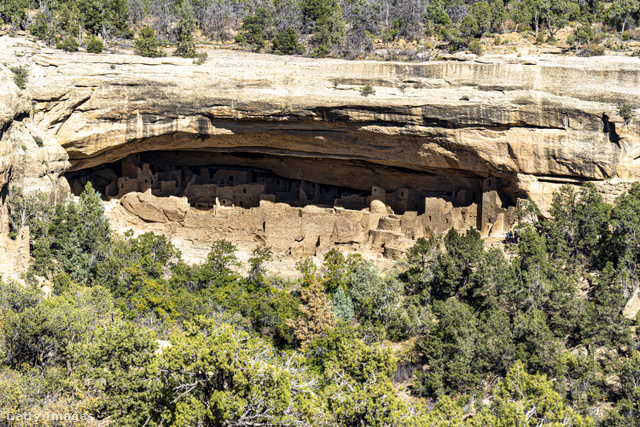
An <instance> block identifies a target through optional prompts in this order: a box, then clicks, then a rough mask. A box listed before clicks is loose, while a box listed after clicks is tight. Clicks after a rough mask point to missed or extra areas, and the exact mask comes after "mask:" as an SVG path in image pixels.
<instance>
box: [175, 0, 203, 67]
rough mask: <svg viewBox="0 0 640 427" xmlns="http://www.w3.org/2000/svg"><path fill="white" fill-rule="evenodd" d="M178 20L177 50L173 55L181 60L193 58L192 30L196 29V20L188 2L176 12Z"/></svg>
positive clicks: (194, 48) (194, 55) (194, 54)
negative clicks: (181, 58)
mask: <svg viewBox="0 0 640 427" xmlns="http://www.w3.org/2000/svg"><path fill="white" fill-rule="evenodd" d="M178 14H179V16H180V20H179V21H178V48H177V49H176V51H175V52H174V55H178V56H181V57H183V58H195V57H197V56H198V54H197V53H196V44H195V42H194V41H193V35H192V33H193V30H194V29H195V28H196V18H195V16H194V13H193V7H192V6H191V2H190V1H186V2H184V3H183V4H182V6H181V7H180V10H179V11H178Z"/></svg>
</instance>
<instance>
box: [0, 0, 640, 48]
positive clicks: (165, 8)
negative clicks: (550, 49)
mask: <svg viewBox="0 0 640 427" xmlns="http://www.w3.org/2000/svg"><path fill="white" fill-rule="evenodd" d="M34 7H35V8H36V9H32V8H34ZM639 18H640V4H639V3H638V0H615V1H612V2H602V1H599V0H593V1H587V2H585V1H578V0H545V1H541V0H485V1H475V0H430V1H429V0H402V1H398V0H355V1H354V0H260V1H257V0H230V1H222V0H149V1H146V2H144V1H140V0H71V1H62V2H46V3H40V4H39V7H38V5H33V4H31V3H29V2H28V1H27V0H0V23H2V22H4V23H5V24H6V25H9V26H10V27H12V28H18V29H24V30H29V31H30V32H31V33H32V34H34V35H36V36H37V37H40V38H41V39H43V40H45V41H48V42H50V43H51V44H52V45H59V46H61V47H62V48H64V47H65V46H72V45H73V43H74V42H76V40H79V39H82V38H83V35H85V36H91V35H93V36H98V37H101V38H102V39H103V40H105V41H106V40H114V39H118V38H124V39H130V38H133V37H134V35H135V34H136V33H139V32H140V30H141V29H142V28H145V26H146V25H147V24H149V25H151V27H152V29H153V30H154V32H155V33H156V34H157V36H158V37H159V39H160V40H161V41H162V42H163V43H171V44H175V45H177V49H176V50H175V54H176V55H180V56H184V57H189V58H193V57H195V56H196V54H195V45H194V42H193V33H194V31H196V30H197V32H198V34H199V35H200V36H203V37H206V38H208V39H210V40H215V41H218V42H228V41H231V40H235V41H236V42H237V43H238V44H240V45H241V46H245V47H247V48H248V49H251V50H253V51H265V50H266V51H273V52H279V53H285V54H298V53H305V52H306V53H307V54H309V55H312V56H326V55H329V54H331V55H335V56H343V57H346V58H356V57H363V56H366V55H368V54H370V53H372V52H374V50H375V49H376V48H378V49H380V47H383V46H384V48H385V49H386V50H387V51H388V58H389V59H393V57H394V56H397V54H396V53H394V54H392V53H391V52H392V51H401V50H403V48H402V46H405V47H408V46H414V47H415V49H416V50H415V52H416V53H417V52H419V51H420V50H421V49H422V50H424V49H425V48H426V46H432V47H433V46H434V45H439V46H440V47H441V48H446V49H448V50H449V51H451V52H455V51H458V50H463V49H469V50H471V51H472V52H474V53H480V52H481V51H482V48H481V45H480V42H479V40H480V39H482V40H483V43H485V44H486V43H489V42H487V40H491V38H490V37H491V35H492V34H495V35H499V34H509V33H513V32H520V33H521V34H522V36H523V37H524V38H529V37H530V38H531V42H532V43H533V42H535V43H543V42H545V41H546V42H549V43H554V42H555V41H556V38H557V37H558V34H560V32H561V30H563V29H564V28H566V27H567V26H569V28H570V29H571V30H570V32H571V33H572V34H569V35H564V36H563V37H564V40H566V43H567V44H568V46H569V47H573V48H575V51H576V52H577V53H578V54H582V55H597V54H602V53H603V52H604V50H605V48H606V49H612V50H625V49H627V47H628V46H627V45H628V44H629V43H630V42H635V41H637V40H638V39H640V34H639V33H638V31H636V30H635V28H636V25H637V24H638V19H639ZM139 37H141V35H139ZM72 40H73V42H72ZM85 40H90V38H89V37H85ZM298 40H300V42H301V44H298ZM494 40H500V39H499V38H498V39H494ZM501 42H507V39H502V40H501ZM489 44H490V43H489ZM302 46H304V47H302ZM71 50H73V49H71ZM570 50H571V49H567V51H570Z"/></svg>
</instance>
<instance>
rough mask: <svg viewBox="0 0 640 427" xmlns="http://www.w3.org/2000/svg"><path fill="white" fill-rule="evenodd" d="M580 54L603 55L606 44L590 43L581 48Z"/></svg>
mask: <svg viewBox="0 0 640 427" xmlns="http://www.w3.org/2000/svg"><path fill="white" fill-rule="evenodd" d="M579 55H580V56H601V55H604V46H602V45H599V44H595V43H589V44H588V45H585V46H584V47H583V48H582V49H581V50H580V54H579Z"/></svg>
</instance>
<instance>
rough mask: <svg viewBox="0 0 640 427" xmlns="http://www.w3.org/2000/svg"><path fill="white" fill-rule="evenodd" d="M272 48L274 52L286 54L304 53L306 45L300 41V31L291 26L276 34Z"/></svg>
mask: <svg viewBox="0 0 640 427" xmlns="http://www.w3.org/2000/svg"><path fill="white" fill-rule="evenodd" d="M272 49H273V52H274V53H283V54H285V55H294V54H302V53H304V47H302V45H301V44H300V42H299V41H298V33H297V32H296V30H294V29H293V28H291V27H287V29H286V30H284V31H281V32H279V33H278V34H276V35H275V37H274V38H273V47H272Z"/></svg>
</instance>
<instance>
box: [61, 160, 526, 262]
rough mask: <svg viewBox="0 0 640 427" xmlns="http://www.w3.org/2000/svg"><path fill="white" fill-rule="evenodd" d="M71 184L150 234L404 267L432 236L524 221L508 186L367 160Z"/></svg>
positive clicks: (218, 167)
mask: <svg viewBox="0 0 640 427" xmlns="http://www.w3.org/2000/svg"><path fill="white" fill-rule="evenodd" d="M65 176H66V178H67V180H68V181H69V184H70V187H71V189H72V191H73V193H74V194H75V195H79V194H80V193H81V192H82V191H83V188H84V186H85V184H86V183H87V182H91V183H92V185H93V186H94V188H96V190H97V191H99V192H100V193H101V194H102V196H103V199H104V200H105V203H107V204H110V205H111V206H116V207H117V208H113V209H111V210H110V212H112V214H113V215H116V214H115V213H114V212H120V214H118V215H119V218H121V219H122V216H123V214H122V212H126V215H128V216H132V217H137V218H136V219H137V220H138V221H141V223H140V224H141V225H142V224H144V228H145V229H148V228H149V224H150V223H156V225H158V224H161V227H162V230H161V231H162V232H165V233H168V234H171V233H172V232H173V233H174V234H176V233H177V234H180V235H182V237H184V234H185V233H187V234H189V235H191V236H192V238H190V240H191V241H192V242H193V241H194V240H196V241H198V240H202V241H203V242H204V241H207V242H209V241H212V240H215V239H216V238H229V239H230V240H232V241H234V242H236V243H238V242H239V243H240V245H242V243H243V242H245V243H246V244H247V245H250V244H253V245H255V242H256V241H258V242H262V243H263V244H266V245H269V246H271V247H272V248H274V251H275V252H276V253H282V254H286V255H293V256H295V257H304V256H313V255H317V253H318V251H320V252H321V251H323V250H327V249H328V248H331V247H336V246H340V247H341V249H344V250H349V249H352V250H354V251H357V252H359V253H369V254H379V255H380V256H383V257H385V258H393V259H396V258H398V257H399V256H400V255H401V254H402V253H403V252H404V251H405V250H406V249H407V248H409V247H411V246H412V245H413V244H414V242H415V240H416V239H417V238H419V237H424V236H427V235H428V234H430V233H437V234H442V233H445V232H447V231H448V230H449V229H450V228H451V227H454V228H456V229H458V230H461V231H462V230H466V229H468V228H470V227H473V228H476V229H478V230H479V231H481V233H482V234H483V235H485V236H503V235H504V232H505V230H507V229H509V228H510V225H511V224H512V222H513V220H514V218H515V215H514V213H515V207H514V205H515V204H514V203H512V202H511V201H510V199H509V197H508V196H507V195H506V194H505V192H504V191H503V188H502V183H501V181H500V180H499V179H498V178H495V177H488V178H482V177H477V176H472V175H471V176H463V175H458V176H456V175H453V174H452V175H450V176H443V175H436V174H433V173H429V172H427V171H416V170H409V169H402V168H398V167H392V166H387V165H380V164H375V163H372V162H366V161H357V160H345V159H327V158H302V157H291V156H274V155H266V154H259V153H221V152H209V151H148V152H142V153H136V154H131V155H129V156H127V157H125V158H122V159H121V160H119V161H116V162H112V163H107V164H103V165H100V166H97V167H93V168H88V169H81V170H76V171H73V172H68V173H67V174H66V175H65ZM116 216H117V215H116ZM127 221H129V225H131V224H130V222H131V219H130V218H129V219H128V220H127ZM113 222H114V223H118V221H117V219H114V220H113ZM171 224H176V225H179V227H177V228H176V226H175V225H173V226H172V225H171ZM167 227H168V228H167ZM167 230H169V231H167Z"/></svg>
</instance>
